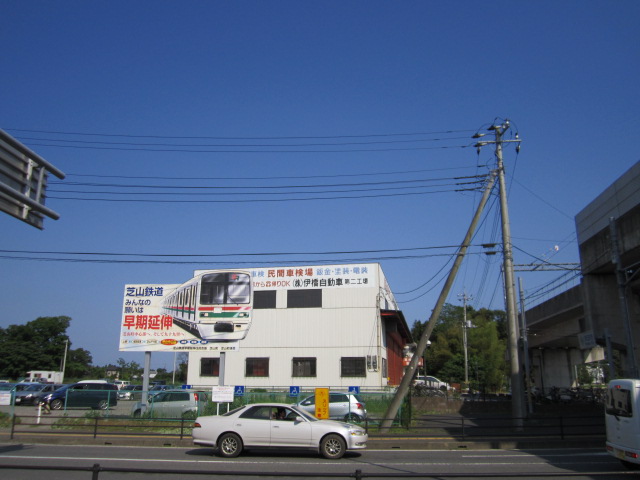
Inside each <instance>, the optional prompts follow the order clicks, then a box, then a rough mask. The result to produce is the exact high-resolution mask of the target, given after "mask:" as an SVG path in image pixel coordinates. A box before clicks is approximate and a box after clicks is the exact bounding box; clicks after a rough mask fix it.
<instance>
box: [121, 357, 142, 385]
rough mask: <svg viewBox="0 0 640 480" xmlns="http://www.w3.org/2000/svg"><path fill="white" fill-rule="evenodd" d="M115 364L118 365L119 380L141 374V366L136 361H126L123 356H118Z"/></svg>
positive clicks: (131, 378)
mask: <svg viewBox="0 0 640 480" xmlns="http://www.w3.org/2000/svg"><path fill="white" fill-rule="evenodd" d="M116 364H117V365H118V367H120V380H133V378H134V377H141V376H142V367H141V366H140V364H139V363H138V362H133V361H132V362H126V361H125V359H124V358H119V359H118V361H117V362H116Z"/></svg>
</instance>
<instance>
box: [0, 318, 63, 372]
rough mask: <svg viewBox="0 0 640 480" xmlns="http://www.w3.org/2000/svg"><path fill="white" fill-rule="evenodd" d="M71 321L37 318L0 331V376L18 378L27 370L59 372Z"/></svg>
mask: <svg viewBox="0 0 640 480" xmlns="http://www.w3.org/2000/svg"><path fill="white" fill-rule="evenodd" d="M70 322H71V318H69V317H65V316H60V317H39V318H37V319H35V320H32V321H30V322H27V323H26V324H24V325H9V326H8V327H7V328H6V329H4V328H0V352H2V356H0V376H2V377H9V378H15V379H18V378H21V377H24V376H26V374H27V372H28V371H30V370H51V371H59V370H60V367H61V365H62V360H63V358H64V352H65V348H66V342H68V340H69V337H68V336H67V334H66V331H67V328H68V327H69V323H70Z"/></svg>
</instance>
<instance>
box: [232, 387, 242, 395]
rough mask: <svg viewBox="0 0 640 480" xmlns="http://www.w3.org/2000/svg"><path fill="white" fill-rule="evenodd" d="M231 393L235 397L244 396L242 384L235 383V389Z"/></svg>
mask: <svg viewBox="0 0 640 480" xmlns="http://www.w3.org/2000/svg"><path fill="white" fill-rule="evenodd" d="M233 394H234V395H235V396H236V397H244V385H236V387H235V390H234V391H233Z"/></svg>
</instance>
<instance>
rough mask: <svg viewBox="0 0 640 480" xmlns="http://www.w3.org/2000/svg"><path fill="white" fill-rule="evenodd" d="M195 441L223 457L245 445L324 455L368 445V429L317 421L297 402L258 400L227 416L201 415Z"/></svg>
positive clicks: (339, 454)
mask: <svg viewBox="0 0 640 480" xmlns="http://www.w3.org/2000/svg"><path fill="white" fill-rule="evenodd" d="M191 435H192V436H193V443H194V444H196V445H204V446H210V447H213V448H214V449H215V450H216V452H217V453H218V455H220V456H222V457H228V458H231V457H237V456H238V455H240V453H242V451H243V450H244V449H245V448H252V447H261V448H263V447H264V448H269V447H275V448H278V449H281V448H283V447H294V448H307V449H310V450H314V451H316V452H319V453H320V454H321V455H323V456H324V457H325V458H328V459H338V458H341V457H342V456H343V455H344V454H345V452H346V451H347V450H358V449H363V448H366V446H367V440H368V435H367V432H366V431H365V430H364V429H363V428H362V427H359V426H357V425H352V424H348V423H343V422H336V421H333V420H318V419H317V418H315V417H314V416H313V415H310V414H309V413H307V412H306V411H304V410H302V409H301V408H298V407H297V406H295V405H285V404H278V403H257V404H249V405H244V406H242V407H240V408H237V409H235V410H232V411H230V412H228V413H225V414H224V415H219V416H218V415H213V416H201V417H198V418H196V421H195V423H194V424H193V431H192V433H191Z"/></svg>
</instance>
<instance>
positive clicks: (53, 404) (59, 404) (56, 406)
mask: <svg viewBox="0 0 640 480" xmlns="http://www.w3.org/2000/svg"><path fill="white" fill-rule="evenodd" d="M63 405H64V404H63V403H62V400H60V399H59V398H56V399H55V400H53V401H52V402H51V405H50V406H51V409H52V410H61V409H62V407H63Z"/></svg>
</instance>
